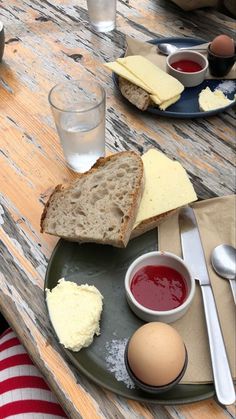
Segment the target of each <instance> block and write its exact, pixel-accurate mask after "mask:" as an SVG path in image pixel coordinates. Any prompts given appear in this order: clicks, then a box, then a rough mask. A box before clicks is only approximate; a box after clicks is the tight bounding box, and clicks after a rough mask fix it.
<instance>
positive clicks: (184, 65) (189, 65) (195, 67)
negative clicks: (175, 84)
mask: <svg viewBox="0 0 236 419" xmlns="http://www.w3.org/2000/svg"><path fill="white" fill-rule="evenodd" d="M171 67H173V68H175V70H178V71H184V72H185V73H196V72H197V71H201V70H202V66H201V65H200V64H198V63H195V62H194V61H192V60H179V61H175V62H174V63H172V64H171Z"/></svg>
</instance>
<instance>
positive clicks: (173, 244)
mask: <svg viewBox="0 0 236 419" xmlns="http://www.w3.org/2000/svg"><path fill="white" fill-rule="evenodd" d="M191 206H192V207H193V209H194V212H195V215H196V218H197V222H198V227H199V232H200V235H201V240H202V243H203V248H204V252H205V258H206V261H207V267H208V272H209V276H210V280H211V285H212V289H213V293H214V297H215V301H216V305H217V310H218V314H219V319H220V324H221V328H222V332H223V337H224V341H225V346H226V351H227V355H228V358H229V363H230V368H231V372H232V376H233V378H234V379H236V310H235V304H234V300H233V296H232V292H231V288H230V283H229V281H227V280H224V279H222V278H220V277H219V276H218V275H216V274H215V272H214V271H213V269H212V267H211V263H210V255H211V252H212V250H213V249H214V247H215V246H218V245H219V244H223V243H225V244H229V245H232V246H234V247H236V234H235V227H236V219H235V214H236V196H235V195H230V196H224V197H220V198H213V199H208V200H205V201H201V202H197V203H194V204H192V205H191ZM158 240H159V250H166V251H169V252H173V253H175V254H177V255H178V256H181V257H182V253H181V242H180V232H179V224H178V213H176V214H174V215H173V216H172V217H171V218H169V219H168V220H166V221H165V222H163V223H162V224H161V225H160V226H159V228H158ZM193 251H194V249H193ZM171 325H172V326H173V327H174V328H176V329H177V330H178V332H179V333H180V335H181V336H182V338H183V340H184V342H185V345H186V347H187V351H188V357H189V362H188V367H187V370H186V373H185V375H184V377H183V379H182V380H181V383H184V384H197V383H209V382H212V381H213V376H212V369H211V358H210V352H209V343H208V336H207V329H206V322H205V315H204V309H203V304H202V296H201V290H200V286H199V285H198V283H197V282H196V293H195V297H194V301H193V304H192V305H191V307H190V309H189V310H188V311H187V313H186V314H185V315H184V316H183V317H182V318H181V319H179V320H178V321H176V322H174V323H171Z"/></svg>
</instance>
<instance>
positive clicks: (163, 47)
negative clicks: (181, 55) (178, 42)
mask: <svg viewBox="0 0 236 419" xmlns="http://www.w3.org/2000/svg"><path fill="white" fill-rule="evenodd" d="M208 45H209V42H207V43H206V44H200V45H193V46H192V47H184V48H183V47H181V48H178V47H176V46H175V45H173V44H167V43H165V42H163V43H160V44H157V50H158V52H161V53H162V54H164V55H170V54H172V52H176V51H181V50H197V51H206V50H207V47H208Z"/></svg>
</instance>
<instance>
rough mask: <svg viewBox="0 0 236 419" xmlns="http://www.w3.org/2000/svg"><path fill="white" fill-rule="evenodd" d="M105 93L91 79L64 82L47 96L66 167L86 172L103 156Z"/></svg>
mask: <svg viewBox="0 0 236 419" xmlns="http://www.w3.org/2000/svg"><path fill="white" fill-rule="evenodd" d="M105 98H106V96H105V91H104V89H103V87H102V86H100V85H99V84H98V83H96V82H93V81H91V80H90V79H84V80H75V81H66V82H64V83H60V84H57V85H56V86H54V87H53V88H52V89H51V91H50V93H49V103H50V105H51V109H52V113H53V117H54V121H55V125H56V128H57V131H58V134H59V137H60V141H61V145H62V148H63V152H64V156H65V159H66V161H67V164H68V166H69V167H70V168H71V169H72V170H74V171H75V172H85V171H87V170H89V169H90V168H91V166H92V165H93V164H94V163H95V162H96V160H97V159H98V158H99V157H102V156H104V155H105V113H106V110H105V101H106V100H105Z"/></svg>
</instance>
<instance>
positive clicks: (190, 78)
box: [166, 50, 208, 87]
mask: <svg viewBox="0 0 236 419" xmlns="http://www.w3.org/2000/svg"><path fill="white" fill-rule="evenodd" d="M207 69H208V60H207V58H206V57H205V56H204V55H203V54H200V52H197V51H187V50H186V51H185V50H184V51H177V52H173V53H172V54H170V55H169V56H168V57H167V59H166V71H167V73H169V74H170V75H171V76H173V77H175V78H176V79H178V80H179V81H180V82H181V83H182V84H183V85H184V86H185V87H194V86H198V85H199V84H201V83H202V82H203V81H204V79H205V77H206V73H207Z"/></svg>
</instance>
